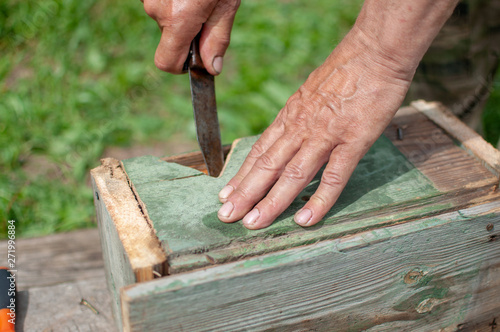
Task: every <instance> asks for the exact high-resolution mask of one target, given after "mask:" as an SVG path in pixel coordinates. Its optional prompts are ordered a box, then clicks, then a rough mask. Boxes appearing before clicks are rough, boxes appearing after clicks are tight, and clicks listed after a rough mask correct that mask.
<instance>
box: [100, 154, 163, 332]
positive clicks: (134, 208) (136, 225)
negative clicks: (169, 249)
mask: <svg viewBox="0 0 500 332" xmlns="http://www.w3.org/2000/svg"><path fill="white" fill-rule="evenodd" d="M102 162H103V164H102V165H101V166H100V167H98V168H95V169H93V170H92V171H91V175H92V188H93V190H94V205H95V209H96V216H97V223H98V226H99V231H100V233H101V247H102V251H103V256H104V260H105V270H106V281H107V285H108V289H109V291H110V293H111V298H112V309H113V316H114V317H115V319H116V324H117V326H118V329H119V330H121V321H122V320H121V316H120V313H121V311H120V296H119V293H120V289H121V288H122V287H124V286H126V285H130V284H133V283H136V282H142V281H147V280H152V279H153V278H155V274H158V275H161V274H163V271H164V270H165V267H164V264H165V263H166V257H165V254H164V253H163V251H162V250H161V248H160V244H159V242H158V240H157V239H156V236H155V234H154V230H153V229H152V227H151V225H150V223H149V222H148V217H147V212H146V211H145V210H143V209H142V207H141V206H139V205H138V202H137V200H136V195H135V193H134V192H133V191H132V190H131V189H130V186H129V184H128V181H127V177H126V175H125V173H124V172H123V170H122V168H121V164H120V162H119V161H118V160H114V159H104V160H103V161H102Z"/></svg>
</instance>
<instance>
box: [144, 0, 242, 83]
mask: <svg viewBox="0 0 500 332" xmlns="http://www.w3.org/2000/svg"><path fill="white" fill-rule="evenodd" d="M143 2H144V10H145V11H146V13H147V14H148V15H149V16H151V17H152V18H153V19H154V20H155V21H156V22H157V23H158V26H159V27H160V29H161V40H160V44H159V45H158V48H157V49H156V54H155V64H156V66H157V67H158V68H159V69H161V70H163V71H166V72H169V73H172V74H181V73H182V69H183V65H184V62H185V61H186V59H187V56H188V53H189V47H190V45H191V41H192V40H193V39H194V37H195V36H196V35H197V34H198V32H200V31H201V36H200V55H201V59H202V60H203V64H204V65H205V67H206V69H207V71H208V72H209V73H210V74H212V75H218V74H219V73H220V72H221V71H222V64H223V57H224V54H225V53H226V49H227V47H228V45H229V39H230V35H231V28H232V26H233V21H234V16H235V14H236V10H237V9H238V7H239V5H240V0H199V1H192V0H143Z"/></svg>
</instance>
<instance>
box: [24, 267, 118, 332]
mask: <svg viewBox="0 0 500 332" xmlns="http://www.w3.org/2000/svg"><path fill="white" fill-rule="evenodd" d="M82 298H84V299H86V300H87V301H88V302H89V303H90V304H91V305H92V306H93V307H94V308H95V309H96V310H97V311H98V312H99V314H95V313H94V312H93V311H92V310H90V309H89V308H87V307H85V306H83V305H81V304H80V301H81V299H82ZM17 301H18V304H19V307H18V308H17V309H18V317H17V321H16V331H30V332H38V331H39V332H47V331H68V332H70V331H81V332H95V331H109V332H113V331H118V330H117V327H116V325H115V322H114V320H113V316H112V312H111V297H110V296H109V293H108V292H107V290H106V283H105V282H104V276H102V278H99V279H95V278H94V279H87V280H78V281H75V282H69V283H61V284H57V285H52V286H46V287H31V288H29V289H28V290H25V291H21V292H18V294H17Z"/></svg>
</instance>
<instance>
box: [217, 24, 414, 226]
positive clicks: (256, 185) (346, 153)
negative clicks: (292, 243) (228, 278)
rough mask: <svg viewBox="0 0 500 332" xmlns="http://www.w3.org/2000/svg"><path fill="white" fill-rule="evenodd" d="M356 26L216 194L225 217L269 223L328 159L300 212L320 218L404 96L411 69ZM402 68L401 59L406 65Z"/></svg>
mask: <svg viewBox="0 0 500 332" xmlns="http://www.w3.org/2000/svg"><path fill="white" fill-rule="evenodd" d="M363 40H364V36H363V34H361V33H359V32H357V31H356V30H353V31H351V33H350V34H349V35H348V36H347V37H346V38H345V39H344V41H343V42H342V43H341V44H340V45H339V46H337V48H336V49H335V50H334V52H333V53H332V54H331V55H330V57H329V58H328V59H327V60H326V61H325V63H324V64H323V65H322V66H320V67H319V68H318V69H316V70H315V71H314V72H313V73H312V74H311V75H310V76H309V78H308V79H307V81H306V82H305V83H304V84H303V85H302V86H301V87H300V88H299V90H298V91H297V92H296V93H295V94H294V95H292V97H291V98H290V99H289V100H288V102H287V103H286V105H285V107H284V108H283V109H282V110H281V111H280V112H279V114H278V116H277V118H276V120H275V121H274V122H273V123H272V124H271V125H270V126H269V128H268V129H267V130H266V131H264V133H263V134H262V136H261V137H260V139H259V140H258V141H257V142H256V143H255V145H254V146H253V147H252V150H251V151H250V153H249V155H248V157H247V158H246V160H245V162H244V163H243V165H242V166H241V169H240V170H239V172H238V173H237V174H236V175H235V177H234V178H233V179H231V180H230V181H229V183H228V184H227V186H225V187H224V188H223V190H222V191H221V192H220V194H219V198H220V201H221V202H222V203H224V204H223V206H222V207H221V209H220V211H219V213H218V216H219V219H220V220H221V221H224V222H234V221H237V220H240V219H241V218H243V224H244V225H245V227H247V228H249V229H259V228H263V227H267V226H269V225H270V224H271V223H272V222H273V221H274V220H275V218H276V217H278V216H279V215H280V214H281V213H282V212H283V211H284V210H285V209H286V208H287V207H288V206H289V205H290V204H291V202H292V201H293V200H294V198H295V197H296V196H297V195H298V194H299V193H300V191H302V190H303V189H304V188H305V186H306V185H307V184H309V182H310V181H311V180H312V178H313V177H314V175H315V174H316V173H317V172H318V170H319V169H320V168H321V167H322V166H323V165H324V164H325V163H326V164H327V165H326V168H325V170H324V172H323V176H322V179H321V183H320V185H319V187H318V189H317V191H316V192H315V194H314V195H312V196H311V198H310V200H309V201H308V202H307V203H306V204H305V206H304V207H303V208H302V209H301V210H299V211H298V212H297V213H296V215H295V221H296V222H297V223H298V224H300V225H302V226H311V225H314V224H316V223H317V222H319V221H320V220H321V219H322V218H323V216H324V215H325V214H326V213H327V212H328V211H329V210H330V208H331V207H332V206H333V204H334V203H335V201H336V200H337V198H338V197H339V195H340V193H341V192H342V190H343V188H344V187H345V185H346V183H347V181H348V179H349V177H350V176H351V173H352V172H353V170H354V168H355V167H356V165H357V164H358V162H359V160H360V159H361V158H362V157H363V155H364V154H365V153H366V152H367V151H368V149H369V148H370V146H371V145H372V144H373V143H374V142H375V140H376V139H377V138H378V137H379V136H380V134H381V133H382V132H383V130H384V129H385V127H386V126H387V125H388V123H389V122H390V120H391V118H392V117H393V115H394V113H395V112H396V111H397V109H398V107H399V106H400V104H401V102H402V101H403V99H404V96H405V94H406V91H407V89H408V87H409V84H410V81H411V77H412V75H413V71H412V70H413V69H412V68H410V69H409V70H394V67H386V66H384V65H382V63H383V64H387V63H388V61H383V60H382V59H381V56H380V54H377V53H376V52H370V47H369V46H368V45H366V43H364V42H363ZM401 67H403V66H401Z"/></svg>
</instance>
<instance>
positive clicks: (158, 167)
mask: <svg viewBox="0 0 500 332" xmlns="http://www.w3.org/2000/svg"><path fill="white" fill-rule="evenodd" d="M124 164H126V169H127V176H128V177H129V179H134V185H135V186H139V185H142V184H146V183H151V182H158V181H168V180H174V179H178V178H183V177H188V176H197V175H203V173H202V172H200V171H197V170H195V169H193V168H190V167H185V166H181V165H179V164H175V163H165V162H164V161H163V160H161V159H159V158H157V157H153V156H143V157H137V158H131V159H127V160H126V161H124ZM165 164H167V165H165ZM166 166H167V167H166Z"/></svg>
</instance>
